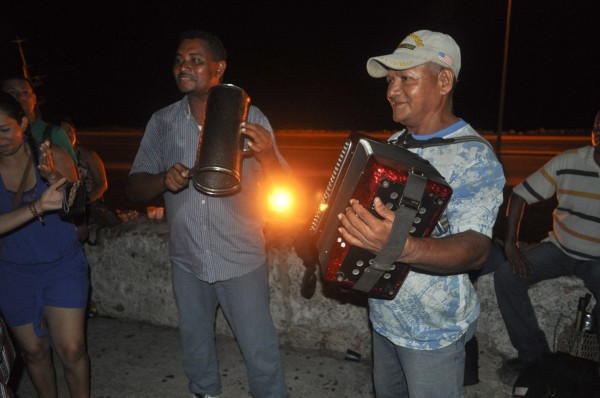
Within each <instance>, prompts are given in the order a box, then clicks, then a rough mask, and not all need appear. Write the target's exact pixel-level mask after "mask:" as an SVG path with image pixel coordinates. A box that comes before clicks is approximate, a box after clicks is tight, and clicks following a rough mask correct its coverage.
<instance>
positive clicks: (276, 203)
mask: <svg viewBox="0 0 600 398" xmlns="http://www.w3.org/2000/svg"><path fill="white" fill-rule="evenodd" d="M268 204H269V210H270V211H272V212H275V213H279V214H283V213H288V212H290V211H291V209H292V206H293V204H294V200H293V198H292V193H291V192H290V191H289V190H288V189H286V188H275V189H273V191H271V193H269V196H268Z"/></svg>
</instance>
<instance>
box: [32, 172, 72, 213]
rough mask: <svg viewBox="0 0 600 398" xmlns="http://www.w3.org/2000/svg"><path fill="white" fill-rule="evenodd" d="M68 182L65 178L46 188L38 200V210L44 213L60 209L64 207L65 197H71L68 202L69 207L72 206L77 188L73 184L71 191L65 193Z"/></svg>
mask: <svg viewBox="0 0 600 398" xmlns="http://www.w3.org/2000/svg"><path fill="white" fill-rule="evenodd" d="M66 182H67V179H66V178H64V177H63V178H60V179H59V180H58V181H56V182H55V183H54V184H52V185H50V186H49V187H48V188H46V190H45V191H44V192H43V193H42V196H41V197H40V198H39V199H38V200H37V204H36V208H37V209H39V210H40V211H42V212H46V211H50V210H57V209H60V208H62V206H63V197H64V195H69V197H68V200H69V205H71V204H72V203H73V199H75V192H76V191H77V189H76V188H77V187H76V185H75V184H73V188H72V189H71V191H70V192H65V184H66Z"/></svg>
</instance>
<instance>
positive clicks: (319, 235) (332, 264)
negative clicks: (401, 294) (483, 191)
mask: <svg viewBox="0 0 600 398" xmlns="http://www.w3.org/2000/svg"><path fill="white" fill-rule="evenodd" d="M451 195H452V188H451V187H450V186H449V185H448V183H447V182H446V180H445V179H444V178H443V177H442V176H441V175H440V173H439V172H438V171H437V170H436V169H435V167H433V165H431V164H430V163H429V162H428V161H427V160H425V159H423V158H421V157H420V156H418V155H416V154H414V153H412V152H410V151H409V150H407V149H405V148H403V147H400V146H398V145H395V144H393V143H388V142H384V141H379V140H375V139H372V138H369V137H368V136H366V135H363V134H360V133H356V132H352V133H351V134H350V135H349V137H348V138H347V140H346V142H345V144H344V147H343V148H342V152H341V154H340V156H339V158H338V161H337V163H336V165H335V168H334V170H333V174H332V176H331V178H330V180H329V183H328V185H327V189H326V191H325V194H324V195H323V198H322V201H321V204H320V206H319V209H318V211H317V213H316V214H315V216H314V219H313V222H312V224H311V226H310V233H311V236H312V238H313V242H314V243H315V245H316V249H317V251H318V259H319V264H320V266H321V272H322V275H323V278H324V280H325V281H328V282H333V283H336V284H341V285H342V286H343V287H349V288H352V289H356V290H360V291H363V292H365V293H368V294H369V296H371V297H377V298H383V299H392V298H394V297H395V296H396V294H397V293H398V290H399V289H400V287H401V286H402V283H403V282H404V280H405V279H406V276H407V274H408V272H409V271H410V265H409V264H406V263H401V262H397V261H395V259H396V258H397V257H398V256H399V255H400V254H401V253H402V249H403V248H404V244H405V243H406V239H407V238H408V236H409V235H411V236H415V237H427V236H429V235H430V234H431V233H432V232H433V230H434V229H435V227H436V224H437V222H438V219H439V218H440V216H441V215H442V213H443V211H444V209H445V207H446V204H447V203H448V201H449V200H450V197H451ZM375 197H379V198H380V199H381V200H382V201H383V203H385V205H386V207H387V208H389V209H391V210H393V211H394V212H395V213H396V220H395V221H394V226H393V227H392V228H393V229H392V234H390V238H389V240H388V243H387V244H386V245H385V247H384V248H383V249H382V251H381V252H380V253H379V255H377V256H376V255H375V254H373V253H371V252H369V251H367V250H364V249H361V248H358V247H355V246H352V245H349V244H348V243H346V242H344V240H343V238H342V236H341V234H340V233H339V231H338V228H339V226H340V224H339V220H338V219H337V215H338V214H339V213H343V212H344V210H345V209H346V207H348V202H349V200H350V199H352V198H354V199H357V200H358V201H359V202H360V203H361V204H362V205H363V206H365V208H367V209H368V210H369V211H370V212H371V213H372V214H373V215H375V216H376V217H378V218H381V217H380V216H379V215H378V214H377V213H376V211H375V210H374V208H373V199H374V198H375Z"/></svg>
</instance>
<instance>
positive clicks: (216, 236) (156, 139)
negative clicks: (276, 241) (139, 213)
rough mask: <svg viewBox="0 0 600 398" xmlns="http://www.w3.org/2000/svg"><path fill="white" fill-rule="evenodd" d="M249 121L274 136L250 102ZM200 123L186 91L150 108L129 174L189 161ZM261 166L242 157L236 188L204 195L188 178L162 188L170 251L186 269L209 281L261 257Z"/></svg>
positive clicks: (235, 273) (249, 267)
mask: <svg viewBox="0 0 600 398" xmlns="http://www.w3.org/2000/svg"><path fill="white" fill-rule="evenodd" d="M247 121H248V123H253V124H260V125H261V126H263V127H264V128H265V129H266V130H267V131H268V132H269V133H270V134H271V136H272V137H273V147H274V149H275V153H276V155H277V156H278V157H279V159H280V162H281V164H282V165H284V167H287V164H286V163H285V160H284V159H283V157H282V156H281V154H280V153H279V150H278V149H277V146H276V143H275V137H274V134H273V129H272V128H271V125H270V124H269V121H268V119H267V117H266V116H265V115H264V114H263V113H262V112H261V111H260V110H259V109H258V108H257V107H255V106H250V109H249V111H248V118H247ZM200 131H201V128H199V126H198V125H197V123H196V120H195V119H194V117H193V116H192V115H191V113H190V109H189V102H188V98H187V96H186V97H184V98H183V99H182V100H180V101H178V102H176V103H174V104H171V105H169V106H167V107H165V108H163V109H161V110H159V111H157V112H155V113H154V114H153V115H152V117H151V118H150V121H149V122H148V124H147V126H146V131H145V132H144V136H143V138H142V141H141V143H140V148H139V150H138V153H137V155H136V157H135V160H134V162H133V166H132V168H131V171H130V174H133V173H151V174H158V173H161V172H164V171H166V170H168V169H169V168H170V167H171V166H173V164H175V163H178V162H179V163H182V164H183V165H184V166H186V167H192V166H194V164H195V162H196V153H197V150H198V141H199V137H200ZM262 172H263V170H262V167H261V165H260V163H259V162H258V161H257V160H256V158H255V157H246V158H244V161H243V164H242V172H241V190H240V192H238V193H236V194H234V195H231V196H224V197H216V196H208V195H205V194H203V193H201V192H199V191H197V190H196V189H195V188H194V187H193V184H192V183H190V185H189V186H188V187H187V188H186V189H184V190H182V191H180V192H178V193H172V192H168V191H167V192H166V193H165V194H164V200H165V211H166V214H167V219H168V220H169V229H170V242H169V256H170V258H171V260H172V261H174V262H176V263H177V264H179V265H181V266H182V267H183V268H184V269H185V270H186V271H188V272H191V273H193V274H194V275H196V276H197V277H198V278H199V279H201V280H203V281H206V282H209V283H212V282H216V281H222V280H227V279H231V278H235V277H239V276H242V275H245V274H247V273H249V272H251V271H253V270H255V269H256V268H258V267H259V266H261V265H263V264H265V263H266V253H265V240H264V234H263V228H264V211H265V203H266V198H265V194H264V192H263V191H262V190H261V186H260V182H261V180H262Z"/></svg>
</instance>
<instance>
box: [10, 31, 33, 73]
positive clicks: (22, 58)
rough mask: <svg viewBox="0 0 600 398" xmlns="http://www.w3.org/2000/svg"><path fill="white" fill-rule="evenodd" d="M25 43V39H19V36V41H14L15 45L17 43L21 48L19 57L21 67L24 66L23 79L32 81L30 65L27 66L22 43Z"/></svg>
mask: <svg viewBox="0 0 600 398" xmlns="http://www.w3.org/2000/svg"><path fill="white" fill-rule="evenodd" d="M24 41H25V39H21V38H19V36H17V40H13V43H16V44H17V46H18V47H19V55H20V56H21V65H23V77H24V78H25V79H28V80H31V77H30V75H29V65H27V61H26V60H25V53H24V52H23V46H21V43H23V42H24Z"/></svg>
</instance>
